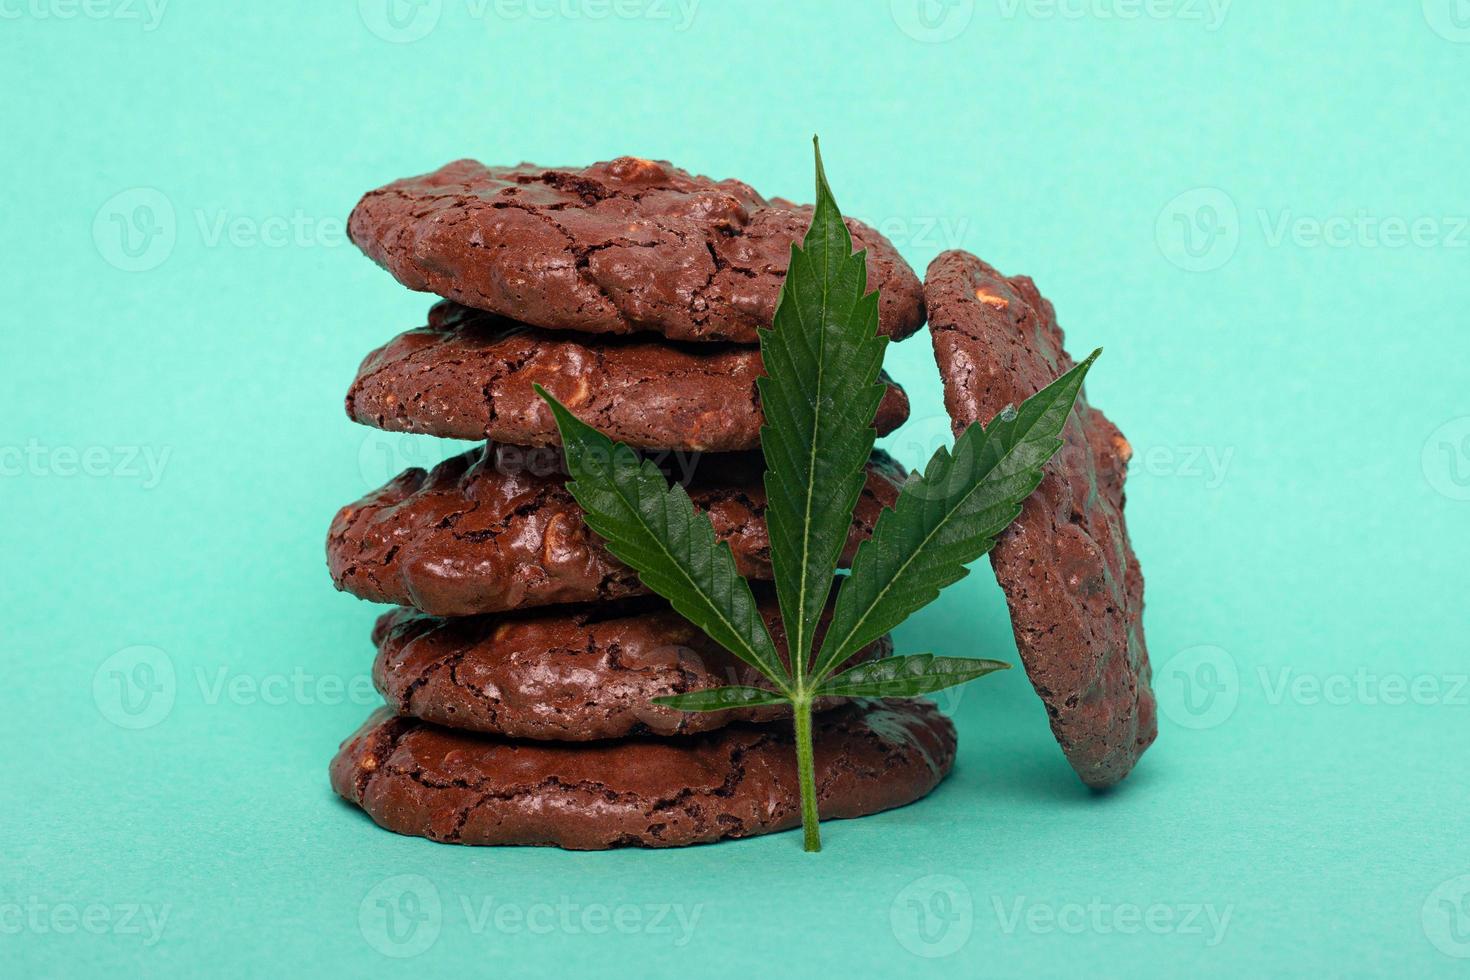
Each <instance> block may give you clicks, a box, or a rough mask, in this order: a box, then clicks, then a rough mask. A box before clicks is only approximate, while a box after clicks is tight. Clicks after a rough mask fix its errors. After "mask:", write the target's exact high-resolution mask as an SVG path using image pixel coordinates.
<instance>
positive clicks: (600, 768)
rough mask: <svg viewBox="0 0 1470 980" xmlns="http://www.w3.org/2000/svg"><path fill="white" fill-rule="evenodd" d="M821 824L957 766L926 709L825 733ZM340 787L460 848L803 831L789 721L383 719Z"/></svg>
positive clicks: (898, 709)
mask: <svg viewBox="0 0 1470 980" xmlns="http://www.w3.org/2000/svg"><path fill="white" fill-rule="evenodd" d="M813 727H814V729H815V731H814V738H815V748H816V783H817V805H818V808H819V809H820V811H821V814H822V819H824V820H833V819H839V818H843V817H861V816H865V815H867V814H870V813H877V812H879V811H881V810H888V809H892V808H893V807H898V806H903V805H905V804H907V803H912V802H913V801H915V800H917V799H919V798H921V797H923V796H925V795H926V794H928V793H929V791H930V790H932V789H934V787H935V786H937V785H939V783H940V781H941V780H943V779H944V777H945V776H946V775H948V773H949V771H950V768H951V767H952V766H953V764H954V755H955V732H954V726H953V725H952V724H950V721H949V719H948V718H945V717H944V716H943V715H941V714H940V713H939V711H938V709H936V708H935V707H934V705H933V704H932V703H931V702H928V701H863V702H854V703H852V704H849V705H847V706H846V707H842V708H839V709H837V710H835V711H830V712H827V713H826V714H823V715H819V716H818V717H817V718H816V719H815V721H814V725H813ZM331 777H332V788H333V789H335V790H336V791H337V793H338V795H340V796H341V797H342V798H343V799H345V800H347V801H348V802H350V803H353V804H356V805H357V806H360V807H362V809H363V810H364V811H366V812H367V815H368V816H369V817H371V818H372V820H373V822H375V823H377V824H378V825H379V826H381V827H385V828H387V829H388V830H391V831H393V832H395V833H399V834H408V835H411V836H416V837H428V838H430V839H431V840H436V841H441V842H443V843H449V844H482V845H492V844H543V845H554V846H557V847H565V848H569V849H573V850H602V849H605V848H611V847H623V846H629V845H634V846H643V847H678V846H682V845H685V844H702V843H709V842H712V841H717V840H721V839H723V838H727V837H753V836H756V835H758V834H768V833H772V832H775V831H778V830H787V829H789V828H792V827H796V826H799V825H800V824H801V807H800V801H799V798H798V796H799V794H798V789H797V778H796V753H795V752H794V751H793V750H792V734H791V726H790V725H787V724H781V723H777V724H773V725H749V724H739V725H730V726H728V727H726V728H722V729H719V730H718V731H715V732H709V733H706V734H703V735H694V736H689V737H687V738H632V739H623V740H619V741H613V742H591V743H582V744H578V745H568V744H562V743H556V742H534V743H533V742H512V741H506V740H503V739H498V738H495V737H492V736H486V735H475V734H472V733H468V732H455V731H450V730H447V729H443V728H436V727H434V726H432V725H427V724H425V723H424V722H421V721H416V720H413V719H407V718H399V717H396V716H395V715H393V714H392V713H391V712H389V711H388V710H387V709H379V711H378V712H376V713H375V714H374V715H373V716H372V717H371V718H369V719H368V720H367V723H366V724H364V725H363V726H362V728H360V729H358V731H357V733H356V734H355V735H353V736H352V737H351V738H349V739H348V740H347V741H346V742H343V743H342V748H341V750H340V751H339V752H338V753H337V757H336V758H335V759H333V760H332V766H331Z"/></svg>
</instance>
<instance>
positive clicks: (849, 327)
mask: <svg viewBox="0 0 1470 980" xmlns="http://www.w3.org/2000/svg"><path fill="white" fill-rule="evenodd" d="M813 146H814V148H815V152H816V162H817V204H816V208H815V209H814V211H813V214H812V223H811V228H810V229H808V231H807V233H806V238H805V240H804V241H803V242H802V244H801V245H800V246H797V245H796V244H795V243H793V244H792V246H791V264H790V266H789V268H788V269H787V272H786V280H785V282H784V283H783V284H782V286H781V298H780V301H779V302H778V304H777V306H776V316H775V321H774V324H773V325H772V327H771V328H770V329H768V330H767V329H763V330H761V331H760V333H759V337H760V346H761V362H762V364H763V365H764V366H765V375H766V376H765V377H763V378H760V379H759V380H758V381H757V382H756V383H757V385H758V386H759V388H760V396H761V410H762V411H763V412H764V414H765V420H766V421H765V424H764V426H763V427H762V428H761V450H762V452H763V453H764V454H765V460H766V479H765V484H766V499H767V505H766V523H767V526H768V527H769V528H770V538H771V565H772V568H773V569H774V571H775V574H776V595H777V598H778V600H779V601H780V606H781V618H782V621H783V622H784V623H785V626H786V636H787V640H788V645H789V650H790V654H791V673H792V677H793V679H794V680H795V681H796V686H797V687H798V689H799V688H801V687H802V686H803V683H804V677H805V674H806V668H807V663H808V661H809V659H810V656H811V647H812V642H813V637H814V635H815V632H816V625H817V621H818V619H819V618H820V616H821V614H822V609H823V608H824V607H825V606H826V604H827V599H828V597H829V596H830V595H831V589H832V573H833V571H834V570H836V568H837V560H838V558H839V556H840V555H841V553H842V548H843V545H845V544H846V543H847V535H848V531H849V529H850V528H851V526H852V511H853V507H854V505H856V503H857V499H858V495H859V494H860V493H861V492H862V489H863V476H864V473H863V471H864V467H865V466H866V464H867V462H868V457H869V455H870V454H871V453H872V451H873V440H874V438H875V437H876V436H877V433H876V432H875V431H874V429H873V417H874V415H875V414H876V413H877V411H878V402H879V401H880V400H881V399H882V397H883V385H882V384H880V383H879V382H878V371H879V370H880V369H881V368H882V366H883V349H884V347H885V346H887V343H888V339H887V338H886V337H880V336H879V335H878V294H877V293H876V292H873V293H869V292H868V267H867V254H866V252H858V253H856V254H854V253H853V250H852V236H851V235H850V234H849V233H848V230H847V225H846V223H844V222H843V220H842V214H841V212H839V211H838V210H837V202H836V201H835V200H833V198H832V190H831V188H830V187H828V186H827V175H826V172H825V171H824V169H823V167H822V151H821V148H820V146H818V145H817V144H816V142H815V140H813Z"/></svg>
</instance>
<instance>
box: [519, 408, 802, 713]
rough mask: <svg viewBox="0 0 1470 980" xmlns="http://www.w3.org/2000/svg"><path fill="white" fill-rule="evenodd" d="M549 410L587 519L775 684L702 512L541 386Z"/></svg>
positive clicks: (780, 676)
mask: <svg viewBox="0 0 1470 980" xmlns="http://www.w3.org/2000/svg"><path fill="white" fill-rule="evenodd" d="M535 388H536V393H537V394H538V395H540V396H541V397H542V398H543V399H545V401H546V403H547V404H548V405H550V406H551V411H552V413H553V414H554V415H555V416H556V425H557V428H558V429H559V430H560V432H561V440H562V446H563V449H564V450H565V452H566V459H567V469H568V470H569V471H570V472H571V475H572V479H573V482H571V483H568V484H567V490H568V491H570V492H571V494H572V496H573V497H574V498H576V501H577V503H579V504H581V505H582V510H583V512H584V514H585V517H584V519H585V520H586V522H587V526H588V527H590V528H591V529H592V530H593V531H595V532H597V533H598V534H599V535H601V536H602V537H603V538H604V539H605V540H606V542H607V548H608V550H609V551H611V552H612V553H613V554H614V555H616V556H617V557H618V558H619V559H621V560H622V561H623V562H625V563H626V564H628V565H630V566H631V567H632V568H633V569H634V570H635V571H637V572H638V578H639V579H640V580H641V581H642V582H643V584H644V585H646V586H648V587H649V588H650V589H652V590H653V591H654V592H657V593H658V594H659V595H661V596H663V597H664V598H665V599H667V600H669V602H670V603H672V604H673V607H674V609H675V610H676V611H678V613H679V614H680V615H681V616H683V617H684V618H685V619H687V620H689V621H690V622H691V623H693V624H694V625H696V626H698V627H699V628H700V629H702V630H704V631H705V632H706V633H708V634H709V636H710V637H711V638H712V639H713V640H714V641H715V642H716V643H719V644H720V645H721V646H723V647H724V648H725V649H727V650H729V651H730V652H731V653H733V654H734V655H735V656H737V657H739V658H740V659H741V660H743V661H745V662H746V663H748V664H750V665H751V666H752V667H754V668H756V669H757V670H759V671H760V672H761V673H762V674H764V675H765V676H766V677H768V678H770V679H771V680H772V681H773V682H774V683H776V684H777V685H779V686H785V683H786V680H787V677H788V675H787V673H786V668H785V666H784V665H783V664H782V663H781V658H780V656H779V655H778V654H777V652H776V645H775V643H774V642H772V640H771V634H770V632H769V631H768V630H767V629H766V623H765V620H764V619H762V618H761V616H760V613H759V612H758V611H757V610H756V604H755V597H754V596H752V595H751V592H750V584H749V583H748V582H746V581H745V579H744V578H742V577H741V576H740V575H739V574H738V573H737V572H736V571H735V557H734V555H732V554H731V553H730V546H729V545H728V544H727V543H725V542H723V541H720V540H718V539H717V538H716V537H715V530H714V527H713V526H712V525H711V524H710V521H709V515H707V514H704V513H702V512H700V511H696V510H695V509H694V504H693V503H692V502H690V500H689V495H688V494H687V493H685V492H684V488H683V487H681V486H678V485H674V486H670V485H669V482H668V481H667V480H666V479H665V478H664V475H663V473H661V472H659V469H658V467H656V466H655V465H654V464H653V463H652V462H649V461H647V460H640V459H639V458H638V454H637V453H635V452H634V451H633V450H632V449H630V448H628V447H627V446H625V445H623V444H622V443H614V442H613V441H612V440H611V439H609V438H607V436H605V435H603V434H602V433H600V432H598V431H597V430H596V429H594V428H592V427H591V426H590V425H587V424H586V423H585V422H582V421H581V420H580V419H578V418H577V417H576V416H575V415H573V414H572V413H571V412H570V411H568V410H567V408H566V406H564V405H562V404H561V403H560V402H559V401H557V400H556V399H555V398H553V397H552V396H551V395H550V394H548V393H547V391H546V390H545V389H544V388H542V387H541V386H540V385H536V386H535Z"/></svg>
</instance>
